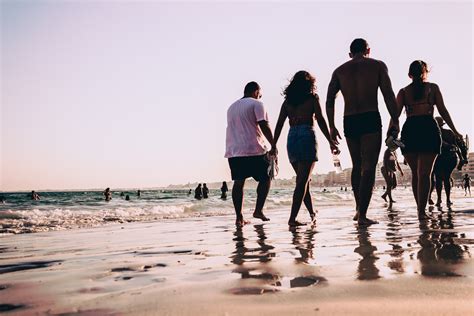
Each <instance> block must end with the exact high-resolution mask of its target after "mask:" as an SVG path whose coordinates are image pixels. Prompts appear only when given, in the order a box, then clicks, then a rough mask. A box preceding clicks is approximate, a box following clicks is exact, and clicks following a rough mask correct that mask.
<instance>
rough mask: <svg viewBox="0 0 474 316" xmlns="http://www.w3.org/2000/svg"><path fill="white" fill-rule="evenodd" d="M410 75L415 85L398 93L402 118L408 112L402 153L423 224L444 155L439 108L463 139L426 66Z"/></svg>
mask: <svg viewBox="0 0 474 316" xmlns="http://www.w3.org/2000/svg"><path fill="white" fill-rule="evenodd" d="M408 75H409V77H410V78H411V79H412V83H411V84H409V85H408V86H406V87H405V88H403V89H401V90H400V92H398V95H397V101H398V106H399V109H398V110H399V112H398V114H399V115H400V114H401V112H402V109H403V107H405V108H406V113H407V119H406V121H405V124H404V125H403V129H402V133H401V136H402V137H401V138H402V142H403V143H404V144H405V148H403V149H402V153H403V155H404V156H405V159H406V161H407V162H408V165H409V166H410V169H411V171H412V188H413V195H414V196H415V200H416V204H417V208H418V218H419V219H420V220H422V219H426V218H428V216H427V215H426V213H425V208H426V204H427V203H428V197H429V194H430V189H431V173H432V170H433V164H434V162H435V159H436V157H437V156H438V154H439V153H440V152H441V132H440V130H439V127H438V124H436V121H435V120H434V118H433V111H434V106H435V105H436V107H437V109H438V112H439V114H440V115H441V117H442V118H443V119H444V121H445V122H446V123H447V124H448V126H449V127H450V128H451V130H452V131H453V132H454V134H455V136H456V137H462V136H461V135H460V134H459V133H458V131H457V130H456V127H455V126H454V123H453V121H452V120H451V116H450V115H449V112H448V110H447V109H446V107H445V105H444V101H443V96H442V95H441V91H440V89H439V87H438V85H436V84H434V83H430V82H427V81H426V79H427V75H428V67H427V65H426V63H425V62H424V61H421V60H416V61H414V62H412V63H411V64H410V69H409V72H408Z"/></svg>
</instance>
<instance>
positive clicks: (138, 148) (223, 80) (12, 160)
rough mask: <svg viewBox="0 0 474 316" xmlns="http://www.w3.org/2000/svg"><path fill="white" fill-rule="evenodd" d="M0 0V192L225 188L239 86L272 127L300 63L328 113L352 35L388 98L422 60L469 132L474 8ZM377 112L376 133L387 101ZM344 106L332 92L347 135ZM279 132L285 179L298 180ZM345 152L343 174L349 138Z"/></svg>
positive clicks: (326, 164)
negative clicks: (249, 90)
mask: <svg viewBox="0 0 474 316" xmlns="http://www.w3.org/2000/svg"><path fill="white" fill-rule="evenodd" d="M0 2H1V4H0V8H1V15H0V17H1V19H0V21H1V22H0V26H1V39H0V43H1V47H0V48H1V56H0V57H1V62H0V67H1V68H0V72H1V91H0V92H1V108H0V118H1V120H0V122H1V123H0V124H1V129H0V166H1V169H0V180H1V183H0V184H1V186H0V190H3V191H12V190H42V189H43V190H44V189H80V188H81V189H86V188H104V187H111V188H147V187H159V186H166V185H168V184H184V183H188V182H197V181H200V182H214V181H224V180H227V181H229V180H230V171H229V167H228V163H227V160H226V159H225V158H224V151H225V129H226V111H227V108H228V107H229V105H230V104H231V103H233V102H234V101H235V100H237V99H238V98H240V97H241V96H242V91H243V88H244V85H245V84H246V83H247V82H249V81H254V80H255V81H257V82H258V83H259V84H260V85H261V87H262V93H263V98H262V101H263V102H264V104H265V106H266V108H267V110H268V112H269V117H270V125H271V126H272V129H273V128H274V126H275V123H276V119H277V117H278V113H279V110H280V107H281V103H282V101H283V98H282V95H281V92H282V90H283V89H284V88H285V86H286V85H287V84H288V82H289V80H290V79H291V77H292V75H293V74H294V73H295V72H297V71H299V70H303V69H304V70H307V71H309V72H310V73H312V74H313V75H314V76H315V77H316V80H317V88H318V94H319V95H320V99H321V101H322V105H323V107H324V103H325V100H326V90H327V85H328V83H329V80H330V77H331V74H332V71H333V70H334V69H335V68H336V67H337V66H339V65H340V64H342V63H344V62H345V61H347V60H348V58H349V57H348V51H349V45H350V42H351V41H352V40H353V39H354V38H357V37H362V38H365V39H367V41H368V42H369V45H370V47H371V56H370V57H372V58H376V59H380V60H383V61H384V62H385V63H386V64H387V66H388V68H389V74H390V76H391V79H392V85H393V88H394V91H395V93H397V92H398V90H399V89H400V88H403V87H404V86H406V85H408V84H409V83H410V80H409V78H408V75H407V73H408V66H409V64H410V63H411V62H412V61H413V60H416V59H422V60H424V61H426V62H427V63H428V64H429V65H430V67H431V72H430V74H429V78H428V80H429V81H431V82H435V83H437V84H438V85H439V86H440V89H441V91H442V93H443V96H444V100H445V103H446V106H447V108H448V110H449V111H450V113H451V116H452V118H453V120H454V123H455V125H456V127H457V129H458V130H459V131H460V132H461V133H463V134H466V133H469V134H470V135H472V136H471V138H472V137H473V136H474V134H473V131H474V129H473V124H472V123H473V109H472V101H473V89H472V87H473V80H472V73H473V61H472V53H473V51H472V35H473V34H472V33H473V21H472V16H473V4H472V2H470V1H463V2H453V1H446V2H429V1H423V2H418V3H413V2H404V1H401V2H400V1H398V2H378V3H377V2H293V1H279V2H268V1H267V2H240V3H238V2H216V1H214V2H196V1H193V2H161V1H138V2H132V1H80V0H77V1H41V0H37V1H7V0H2V1H0ZM379 106H380V111H381V115H382V120H383V124H384V129H385V128H386V126H387V124H388V117H389V116H388V112H387V109H386V107H385V103H384V102H383V98H382V96H381V95H379ZM342 109H343V101H342V96H339V97H338V99H337V103H336V125H337V127H338V128H339V130H340V131H341V133H342ZM323 110H324V109H323ZM404 120H405V115H404V114H402V117H401V123H402V122H404ZM287 132H288V123H286V125H285V128H284V129H283V132H282V136H281V138H280V141H279V144H278V148H279V152H280V157H279V162H280V175H279V178H290V177H293V176H294V173H293V170H292V169H291V166H290V164H289V162H288V158H287V154H286V135H287ZM317 138H318V142H319V162H317V164H316V167H315V170H314V172H313V173H326V172H328V171H331V170H332V163H331V155H330V151H329V146H328V144H327V141H326V140H325V138H324V137H323V135H322V133H321V132H320V131H319V129H318V131H317ZM341 151H342V153H341V163H342V167H343V168H346V167H350V159H349V154H348V150H347V146H346V143H345V141H344V140H343V141H342V144H341Z"/></svg>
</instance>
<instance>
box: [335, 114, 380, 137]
mask: <svg viewBox="0 0 474 316" xmlns="http://www.w3.org/2000/svg"><path fill="white" fill-rule="evenodd" d="M377 132H382V119H381V118H380V113H379V112H365V113H360V114H354V115H346V116H344V136H346V138H359V137H361V136H362V135H365V134H372V133H377Z"/></svg>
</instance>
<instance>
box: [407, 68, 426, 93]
mask: <svg viewBox="0 0 474 316" xmlns="http://www.w3.org/2000/svg"><path fill="white" fill-rule="evenodd" d="M427 73H428V65H427V64H426V63H425V62H424V61H422V60H415V61H414V62H412V63H411V64H410V69H409V70H408V74H409V75H410V76H411V77H412V80H413V99H414V100H415V101H417V100H420V99H421V98H422V97H423V95H424V94H425V86H424V85H423V80H424V78H425V75H426V74H427Z"/></svg>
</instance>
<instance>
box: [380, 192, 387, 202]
mask: <svg viewBox="0 0 474 316" xmlns="http://www.w3.org/2000/svg"><path fill="white" fill-rule="evenodd" d="M381 197H382V199H383V200H384V201H385V202H387V196H386V195H385V194H384V195H382V196H381Z"/></svg>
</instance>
